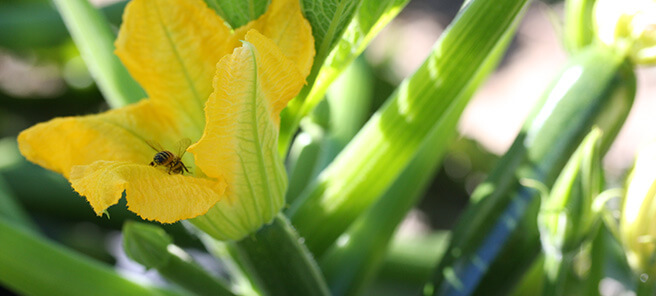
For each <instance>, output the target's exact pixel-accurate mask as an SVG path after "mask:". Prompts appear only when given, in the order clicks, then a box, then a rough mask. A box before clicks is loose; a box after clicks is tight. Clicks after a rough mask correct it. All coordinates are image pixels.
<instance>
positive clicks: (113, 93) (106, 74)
mask: <svg viewBox="0 0 656 296" xmlns="http://www.w3.org/2000/svg"><path fill="white" fill-rule="evenodd" d="M54 3H55V5H56V6H57V10H59V13H60V14H61V16H62V18H63V19H64V23H65V24H66V27H67V28H68V31H69V32H70V33H71V36H72V37H73V40H74V41H75V44H76V45H77V47H78V49H79V50H80V54H81V55H82V59H84V62H85V63H86V64H87V67H88V68H89V72H91V76H93V78H94V79H95V81H96V84H97V85H98V88H99V89H100V91H101V92H102V93H103V95H104V96H105V99H106V100H107V103H108V104H109V105H110V106H111V107H112V108H118V107H121V106H125V105H128V104H131V103H134V102H137V101H139V100H141V99H142V98H144V97H146V94H145V92H144V91H143V89H141V86H139V84H137V82H136V81H134V79H132V76H130V73H128V71H127V70H126V69H125V67H124V66H123V64H122V63H121V61H120V60H119V59H118V57H117V56H116V55H115V54H114V39H116V36H115V35H114V33H113V32H112V29H111V28H110V26H109V23H108V22H107V20H106V19H105V17H104V16H103V15H102V14H100V12H99V11H98V10H97V9H95V8H94V7H93V6H91V4H89V2H88V1H87V0H54Z"/></svg>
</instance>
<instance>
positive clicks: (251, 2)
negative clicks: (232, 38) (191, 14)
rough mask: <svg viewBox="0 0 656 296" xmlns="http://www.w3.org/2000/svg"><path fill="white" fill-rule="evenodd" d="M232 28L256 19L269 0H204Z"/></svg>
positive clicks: (262, 12)
mask: <svg viewBox="0 0 656 296" xmlns="http://www.w3.org/2000/svg"><path fill="white" fill-rule="evenodd" d="M205 2H206V3H207V5H208V6H209V7H210V8H212V9H214V10H215V11H216V12H217V13H218V14H219V15H220V16H221V17H222V18H223V19H224V20H225V21H227V22H228V24H230V26H231V27H232V28H233V29H236V28H239V27H241V26H243V25H245V24H248V22H250V21H253V20H256V19H257V18H258V17H260V16H261V15H262V14H264V12H265V11H266V9H267V6H268V5H269V2H270V1H269V0H241V1H234V0H205Z"/></svg>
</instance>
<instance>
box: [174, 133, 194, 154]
mask: <svg viewBox="0 0 656 296" xmlns="http://www.w3.org/2000/svg"><path fill="white" fill-rule="evenodd" d="M190 145H191V140H190V139H189V138H182V139H180V141H178V144H177V146H176V147H178V151H177V152H178V154H176V155H177V156H178V157H180V158H182V156H183V155H184V154H185V152H187V148H188V147H189V146H190Z"/></svg>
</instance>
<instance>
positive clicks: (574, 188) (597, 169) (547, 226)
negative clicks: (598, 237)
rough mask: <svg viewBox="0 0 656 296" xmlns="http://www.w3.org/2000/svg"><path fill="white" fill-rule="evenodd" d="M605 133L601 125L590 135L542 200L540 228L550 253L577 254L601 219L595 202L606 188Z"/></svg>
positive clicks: (539, 217) (545, 248)
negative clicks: (603, 163) (602, 151)
mask: <svg viewBox="0 0 656 296" xmlns="http://www.w3.org/2000/svg"><path fill="white" fill-rule="evenodd" d="M601 134H602V133H601V130H599V129H597V128H595V129H594V130H592V131H591V132H590V133H589V134H588V136H587V137H586V138H585V139H584V140H583V142H582V143H581V146H579V148H578V149H577V150H576V152H575V153H574V154H573V155H572V157H571V158H570V160H569V162H568V163H567V165H566V166H565V168H564V169H563V171H562V172H561V174H560V176H559V177H558V179H557V180H556V182H555V183H554V186H553V187H552V190H551V193H550V194H549V196H548V197H547V198H546V199H543V200H542V204H541V207H540V213H539V214H538V227H539V229H540V239H541V241H542V246H543V248H544V250H545V252H546V253H547V255H552V256H555V257H561V256H563V255H571V254H573V253H574V252H575V251H576V250H577V249H578V247H579V246H580V244H581V243H582V242H583V241H584V240H585V239H586V238H588V237H589V236H590V235H591V233H594V232H595V231H594V230H595V227H596V226H597V225H598V222H599V221H600V220H599V213H598V211H597V210H596V209H594V208H593V202H594V199H595V198H596V197H597V196H598V195H599V193H600V192H601V190H602V189H603V171H602V168H601V161H600V155H599V143H600V139H601Z"/></svg>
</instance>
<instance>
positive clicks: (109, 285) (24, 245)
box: [0, 217, 179, 296]
mask: <svg viewBox="0 0 656 296" xmlns="http://www.w3.org/2000/svg"><path fill="white" fill-rule="evenodd" d="M0 241H1V242H2V252H0V283H2V284H3V285H4V286H6V287H8V288H10V289H12V290H14V291H16V292H19V293H20V294H26V295H81V296H82V295H179V294H178V293H177V292H174V291H170V290H164V289H161V288H157V287H153V286H147V285H143V284H138V283H136V282H133V281H130V280H128V279H126V278H124V277H123V276H121V275H119V274H118V273H116V272H115V271H114V270H113V269H112V268H111V267H109V266H107V265H103V264H101V263H99V262H97V261H94V260H91V259H89V258H87V257H84V256H81V255H79V254H78V253H75V252H73V251H71V250H68V249H66V248H63V247H61V246H59V245H56V244H54V243H52V242H50V241H47V240H45V239H43V238H41V237H39V236H37V235H36V234H34V233H32V232H28V231H27V230H24V229H20V228H16V227H13V226H12V224H10V223H8V222H7V221H6V220H5V219H4V218H2V217H0ZM72 279H74V280H72Z"/></svg>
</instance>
